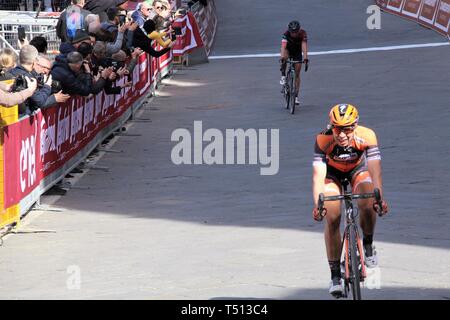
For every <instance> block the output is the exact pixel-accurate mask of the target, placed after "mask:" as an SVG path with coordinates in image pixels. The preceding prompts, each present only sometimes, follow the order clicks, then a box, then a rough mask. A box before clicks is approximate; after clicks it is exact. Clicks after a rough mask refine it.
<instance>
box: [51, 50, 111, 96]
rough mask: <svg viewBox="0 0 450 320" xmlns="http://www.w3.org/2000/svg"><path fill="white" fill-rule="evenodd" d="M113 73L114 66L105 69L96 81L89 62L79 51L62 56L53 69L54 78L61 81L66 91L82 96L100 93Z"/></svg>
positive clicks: (63, 89)
mask: <svg viewBox="0 0 450 320" xmlns="http://www.w3.org/2000/svg"><path fill="white" fill-rule="evenodd" d="M111 73H112V68H107V69H105V70H103V71H102V72H101V73H100V77H99V79H98V81H96V82H94V78H93V76H92V73H91V67H90V66H89V62H88V61H86V60H84V59H83V56H82V54H81V53H79V52H71V53H69V54H68V55H67V57H64V56H60V57H59V58H58V59H57V60H56V62H55V64H54V65H53V68H52V71H51V74H52V76H53V78H54V79H55V80H58V81H60V82H61V86H62V91H63V92H64V93H66V94H70V95H80V96H88V95H90V94H91V93H92V94H96V93H99V92H100V91H101V90H103V88H104V86H105V84H106V80H107V79H108V78H109V76H110V75H111Z"/></svg>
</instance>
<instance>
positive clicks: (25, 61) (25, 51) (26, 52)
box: [10, 45, 52, 114]
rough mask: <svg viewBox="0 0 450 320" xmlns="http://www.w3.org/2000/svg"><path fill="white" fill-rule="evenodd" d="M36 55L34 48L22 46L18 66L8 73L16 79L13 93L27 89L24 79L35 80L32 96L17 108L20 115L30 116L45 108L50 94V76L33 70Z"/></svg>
mask: <svg viewBox="0 0 450 320" xmlns="http://www.w3.org/2000/svg"><path fill="white" fill-rule="evenodd" d="M38 55H39V53H38V51H37V49H36V48H35V47H34V46H32V45H25V46H23V48H22V49H21V50H20V53H19V65H18V66H17V67H15V68H14V69H12V70H11V71H10V73H11V74H12V75H13V76H15V77H16V79H15V83H14V85H13V89H12V90H13V91H14V92H17V91H22V90H24V89H26V88H27V85H28V83H27V81H26V79H25V77H29V78H33V79H36V80H37V89H36V91H35V92H34V93H33V95H32V96H31V97H30V98H29V99H27V100H26V101H25V103H24V104H23V105H21V106H20V107H19V113H20V114H31V113H33V112H34V111H35V110H37V109H39V108H41V107H43V106H45V105H46V102H47V99H48V98H49V97H50V95H51V94H52V89H51V84H52V77H51V75H50V76H48V77H46V76H44V75H41V74H39V73H38V72H37V71H36V70H35V68H36V64H37V58H38Z"/></svg>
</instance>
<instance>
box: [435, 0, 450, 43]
mask: <svg viewBox="0 0 450 320" xmlns="http://www.w3.org/2000/svg"><path fill="white" fill-rule="evenodd" d="M449 23H450V0H441V2H440V4H439V9H438V11H437V15H436V20H435V22H434V25H435V27H436V28H437V29H439V30H440V31H442V32H444V33H446V34H447V35H450V29H449Z"/></svg>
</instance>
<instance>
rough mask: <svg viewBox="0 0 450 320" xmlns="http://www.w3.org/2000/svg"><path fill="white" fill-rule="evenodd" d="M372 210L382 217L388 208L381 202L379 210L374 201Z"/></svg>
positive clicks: (385, 203)
mask: <svg viewBox="0 0 450 320" xmlns="http://www.w3.org/2000/svg"><path fill="white" fill-rule="evenodd" d="M380 209H381V210H380ZM373 210H375V212H378V214H379V215H380V216H384V215H386V214H387V213H388V211H389V206H388V204H387V202H386V201H384V200H381V208H380V206H379V205H378V203H377V202H376V201H375V202H374V203H373Z"/></svg>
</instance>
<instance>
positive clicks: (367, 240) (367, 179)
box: [313, 104, 388, 296]
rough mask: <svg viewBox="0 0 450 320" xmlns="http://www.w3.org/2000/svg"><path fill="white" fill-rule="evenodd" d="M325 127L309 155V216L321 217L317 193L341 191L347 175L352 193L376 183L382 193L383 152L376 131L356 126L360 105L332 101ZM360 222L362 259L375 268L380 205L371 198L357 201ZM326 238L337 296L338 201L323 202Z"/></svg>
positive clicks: (339, 285) (333, 290) (368, 190)
mask: <svg viewBox="0 0 450 320" xmlns="http://www.w3.org/2000/svg"><path fill="white" fill-rule="evenodd" d="M329 117H330V124H329V126H328V128H327V129H326V130H325V131H323V132H321V133H320V134H319V135H317V137H316V144H315V151H314V161H313V197H314V210H313V218H314V219H315V220H317V221H320V220H321V219H322V217H321V216H320V214H319V211H318V209H317V207H318V198H319V194H320V193H323V194H324V195H325V196H335V195H340V194H341V189H342V188H341V183H340V181H342V180H343V179H345V178H346V179H347V180H348V181H349V182H350V184H351V186H352V192H353V193H372V192H373V189H374V188H378V189H380V193H381V198H382V199H383V186H382V176H381V154H380V150H379V149H378V143H377V137H376V135H375V133H374V132H373V131H372V130H371V129H369V128H366V127H363V126H358V120H359V115H358V110H357V109H356V108H355V107H354V106H352V105H350V104H339V105H336V106H334V107H333V108H332V109H331V111H330V114H329ZM381 205H382V208H381V214H383V215H384V214H386V213H387V212H388V205H387V203H386V202H385V201H384V200H382V202H381ZM358 207H359V213H360V224H361V229H362V231H363V248H364V255H365V264H366V266H367V267H368V268H375V267H376V266H377V265H378V260H377V256H376V252H375V250H374V249H375V247H374V246H373V245H372V242H373V234H374V230H375V223H376V218H377V215H376V212H377V211H378V209H380V208H378V205H377V203H376V202H374V200H373V199H364V200H362V199H361V200H359V201H358ZM325 209H326V211H325V213H326V222H327V223H326V225H325V244H326V248H327V257H328V263H329V266H330V270H331V284H330V290H329V292H330V294H332V295H333V296H340V295H342V294H343V292H344V287H343V283H342V279H341V268H340V259H341V234H340V221H341V203H340V202H339V201H333V202H328V204H327V206H326V208H325Z"/></svg>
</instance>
